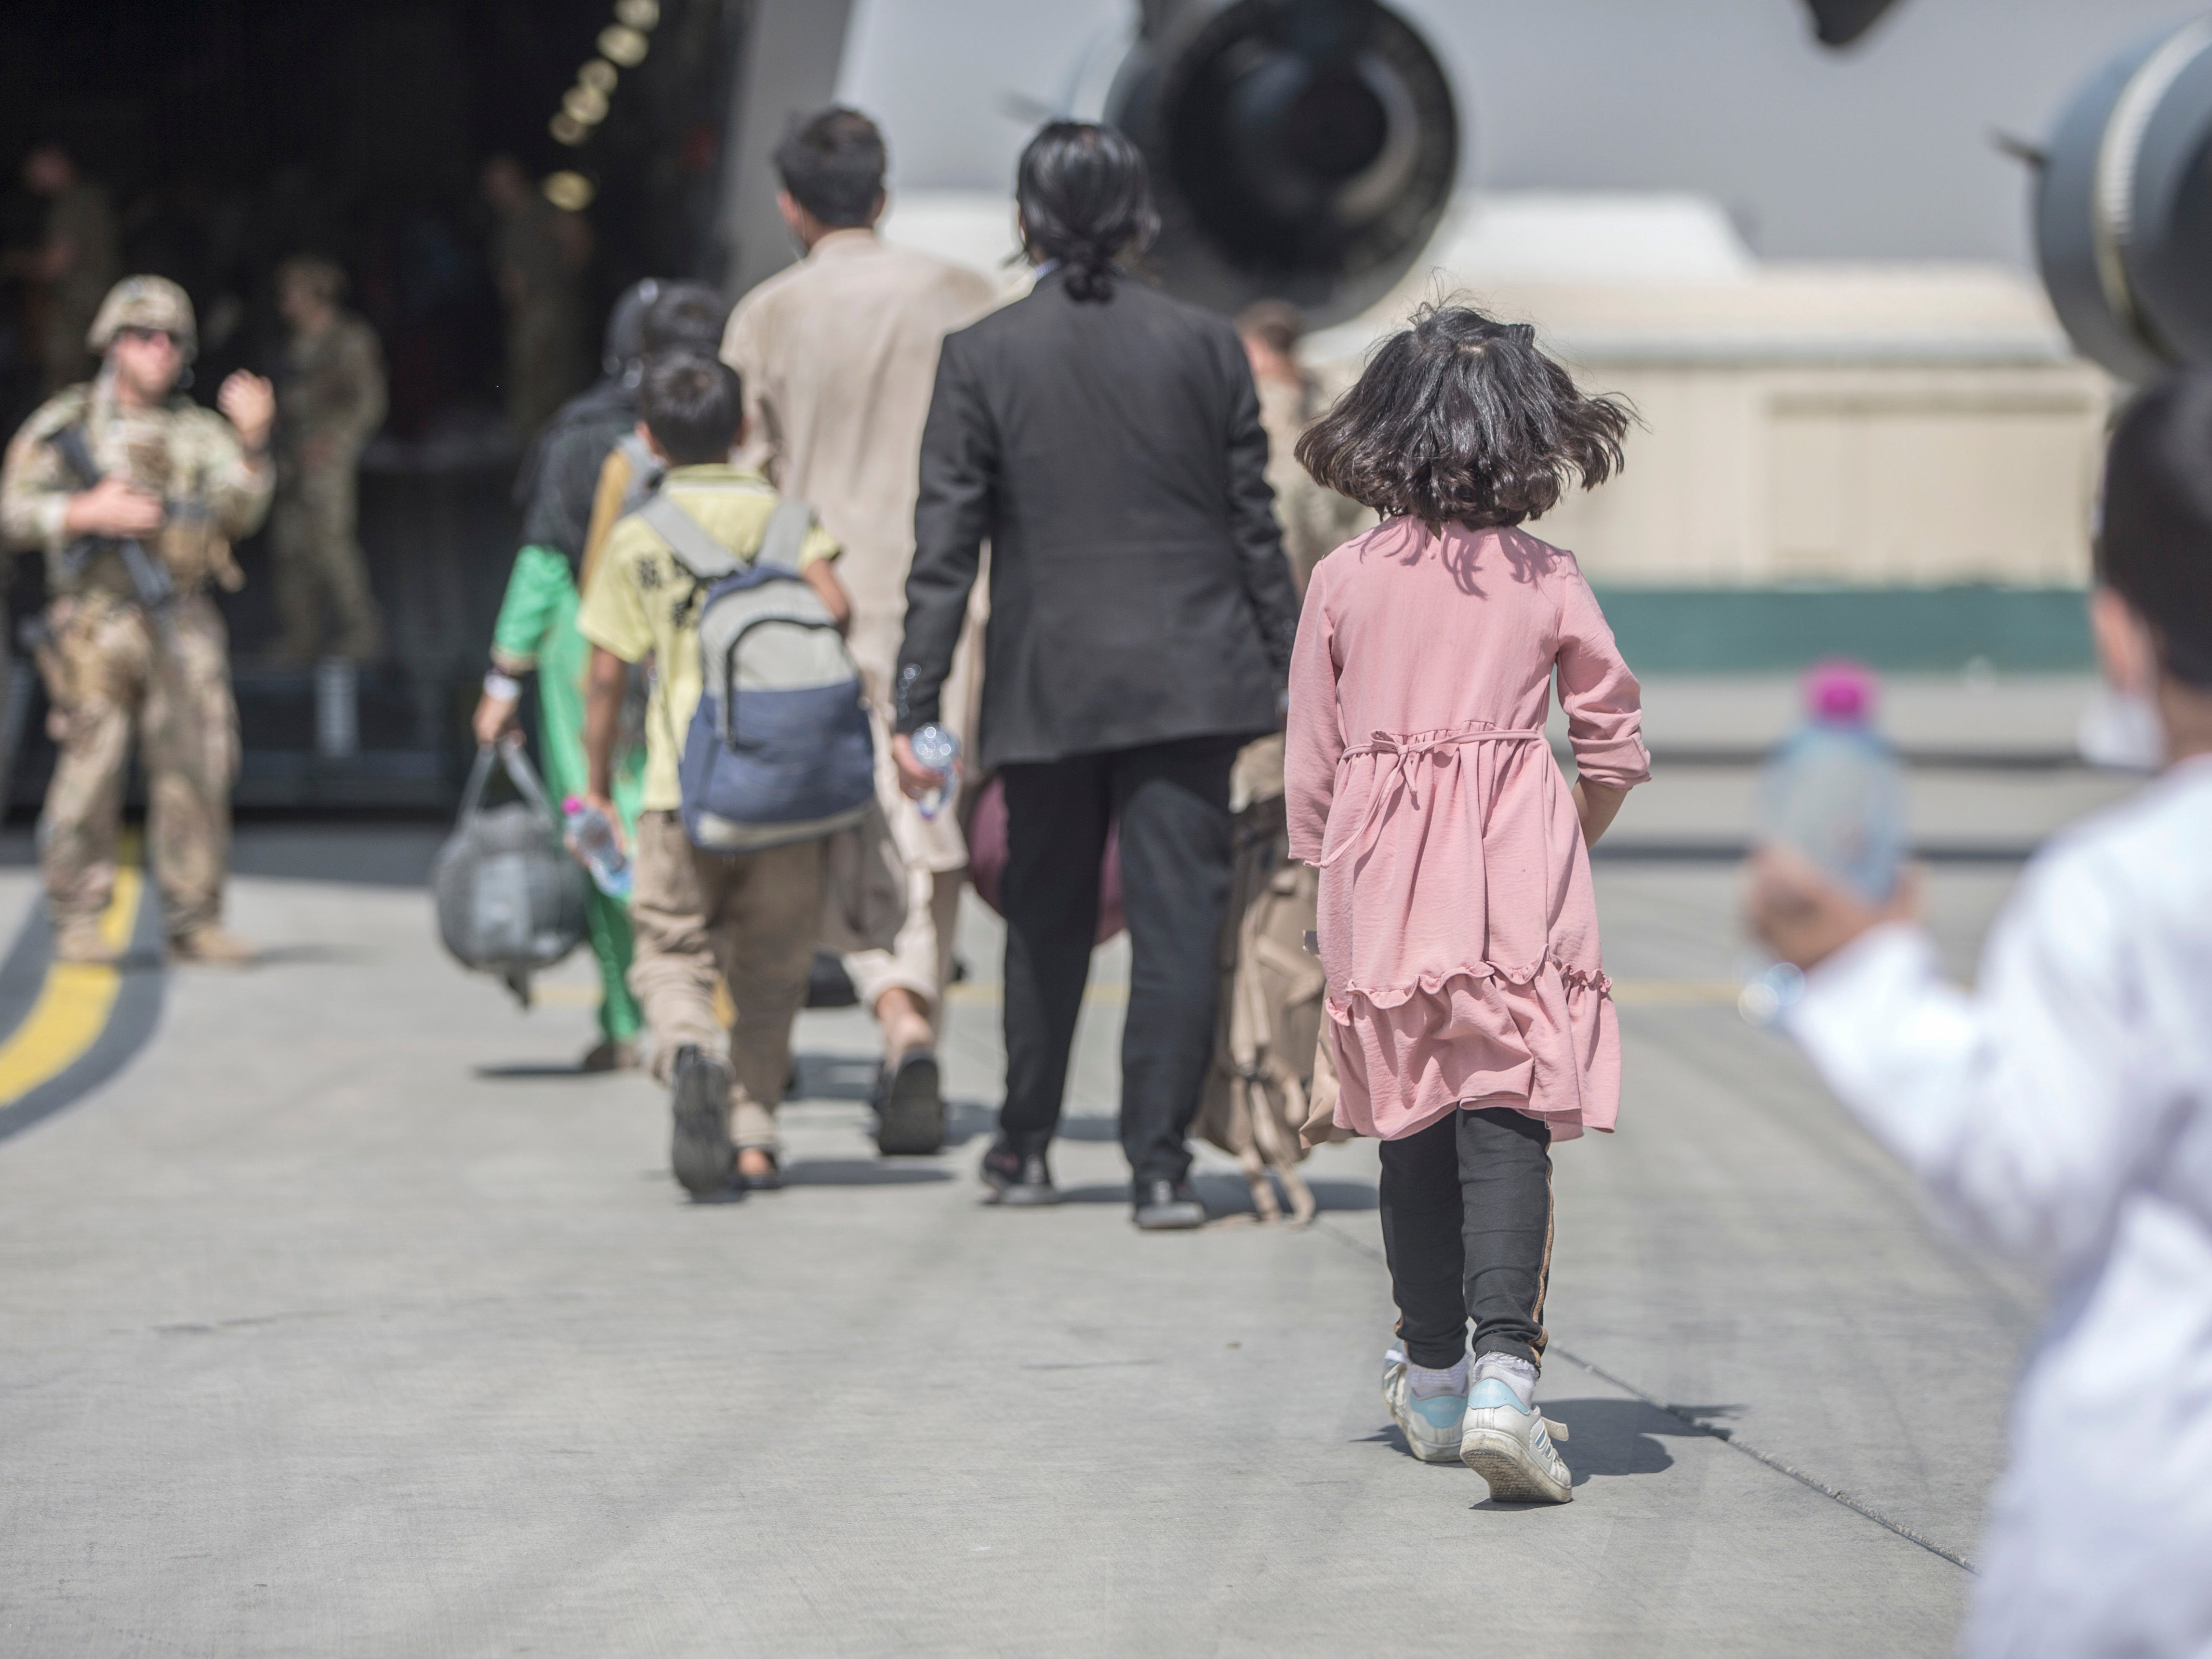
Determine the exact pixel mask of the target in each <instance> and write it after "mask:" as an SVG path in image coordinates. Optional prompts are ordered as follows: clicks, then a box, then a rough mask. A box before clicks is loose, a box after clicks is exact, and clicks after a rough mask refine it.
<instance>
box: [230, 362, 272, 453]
mask: <svg viewBox="0 0 2212 1659" xmlns="http://www.w3.org/2000/svg"><path fill="white" fill-rule="evenodd" d="M215 406H216V408H217V409H219V410H222V412H223V414H224V415H225V416H227V417H228V420H229V422H230V423H231V424H232V425H233V426H234V427H236V428H238V435H239V436H240V437H241V438H243V439H245V440H246V447H247V448H248V449H260V448H262V447H264V446H266V445H267V443H268V442H269V425H270V422H272V421H274V420H275V419H276V392H275V390H274V389H273V388H272V387H271V386H270V384H269V382H268V381H266V380H263V379H262V378H261V377H260V376H259V375H258V374H247V373H246V371H245V370H244V369H242V368H241V369H240V370H238V371H237V372H236V373H235V374H232V375H230V376H229V377H228V379H227V380H224V381H223V383H222V391H220V392H216V394H215Z"/></svg>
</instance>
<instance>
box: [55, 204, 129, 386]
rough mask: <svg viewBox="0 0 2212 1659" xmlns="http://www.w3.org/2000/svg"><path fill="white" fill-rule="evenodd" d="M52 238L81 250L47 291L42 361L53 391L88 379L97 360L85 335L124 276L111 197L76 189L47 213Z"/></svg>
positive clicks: (78, 250) (76, 250)
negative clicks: (87, 373)
mask: <svg viewBox="0 0 2212 1659" xmlns="http://www.w3.org/2000/svg"><path fill="white" fill-rule="evenodd" d="M64 237H66V238H67V239H68V240H69V241H70V244H71V246H73V247H74V249H75V253H74V255H73V257H72V258H71V259H70V268H69V269H68V270H66V271H65V272H64V273H63V274H62V275H61V276H59V277H58V278H57V279H56V280H55V283H54V284H53V286H52V288H50V289H47V290H46V304H45V307H44V309H43V311H42V312H41V314H40V319H39V358H40V364H41V366H42V367H43V368H44V369H45V372H46V391H47V392H49V393H52V392H59V391H60V390H61V389H62V388H63V387H64V386H68V385H69V384H70V382H71V381H72V380H81V379H82V378H83V375H84V371H85V369H86V368H87V367H88V362H89V359H90V356H91V353H90V351H89V350H88V349H87V347H86V345H85V331H86V330H88V329H89V328H90V327H91V326H92V319H93V318H94V316H95V315H97V314H98V313H99V310H100V301H101V300H102V299H103V298H105V297H106V294H107V290H108V289H109V288H110V287H111V286H112V285H113V283H114V282H115V278H116V276H117V275H118V271H117V266H116V256H115V215H114V213H113V212H112V210H110V209H109V207H108V205H107V193H106V191H103V190H101V189H100V186H99V185H94V184H89V183H87V182H84V181H82V180H79V181H78V182H77V183H76V184H73V185H70V187H69V188H68V189H67V190H64V191H62V193H61V194H60V195H58V196H57V197H54V203H53V205H52V207H50V208H48V209H47V210H46V240H48V241H50V242H51V241H54V240H58V239H61V238H64Z"/></svg>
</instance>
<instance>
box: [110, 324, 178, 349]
mask: <svg viewBox="0 0 2212 1659" xmlns="http://www.w3.org/2000/svg"><path fill="white" fill-rule="evenodd" d="M115 336H116V338H118V339H119V340H128V341H130V342H131V343H132V344H133V345H151V344H153V343H154V342H155V341H156V340H167V342H168V343H169V344H170V346H171V347H172V348H173V349H179V350H181V349H183V345H184V342H183V341H182V340H180V339H179V338H178V337H177V336H176V335H174V334H173V333H171V332H170V331H168V330H167V329H166V328H141V327H140V326H138V325H137V324H135V323H133V324H131V325H127V326H125V327H123V328H118V329H117V330H116V331H115Z"/></svg>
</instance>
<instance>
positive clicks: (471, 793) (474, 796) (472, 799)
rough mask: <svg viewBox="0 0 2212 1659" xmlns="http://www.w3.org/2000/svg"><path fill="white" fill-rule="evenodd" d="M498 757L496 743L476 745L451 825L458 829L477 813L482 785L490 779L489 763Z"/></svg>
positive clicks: (480, 800) (481, 795)
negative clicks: (475, 753)
mask: <svg viewBox="0 0 2212 1659" xmlns="http://www.w3.org/2000/svg"><path fill="white" fill-rule="evenodd" d="M497 758H498V745H497V744H489V743H480V744H477V758H476V763H475V764H474V765H472V766H471V767H470V768H469V781H468V782H467V784H466V785H465V787H463V788H462V790H461V810H460V811H458V812H456V813H455V814H454V815H453V827H454V828H455V829H459V828H460V827H461V825H463V824H465V823H467V822H468V821H469V820H470V819H471V818H472V817H475V816H476V813H477V806H478V805H479V804H481V803H482V801H483V792H484V785H485V784H486V783H488V782H489V781H491V764H492V762H493V761H495V760H496V759H497Z"/></svg>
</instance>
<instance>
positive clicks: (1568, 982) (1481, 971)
mask: <svg viewBox="0 0 2212 1659" xmlns="http://www.w3.org/2000/svg"><path fill="white" fill-rule="evenodd" d="M1612 990H1613V982H1612V981H1611V980H1610V979H1608V978H1607V976H1606V975H1605V974H1604V972H1603V971H1602V970H1601V969H1593V968H1580V967H1571V966H1569V965H1567V964H1566V963H1560V962H1557V961H1548V960H1547V961H1546V962H1544V963H1540V964H1539V965H1538V966H1537V967H1536V968H1534V969H1520V970H1514V969H1505V968H1502V967H1500V966H1499V965H1498V964H1497V963H1473V964H1469V965H1468V966H1465V967H1462V968H1456V969H1450V970H1440V971H1435V972H1430V973H1424V974H1421V975H1419V976H1418V977H1417V978H1416V980H1415V981H1414V982H1413V984H1411V985H1408V986H1391V987H1383V988H1382V989H1380V990H1379V991H1377V990H1375V989H1370V988H1366V987H1347V989H1346V990H1345V991H1344V992H1342V993H1341V994H1339V993H1334V992H1332V993H1331V994H1329V995H1328V997H1327V998H1326V999H1325V1000H1324V1002H1323V1005H1322V1006H1323V1007H1324V1008H1325V1009H1326V1011H1327V1012H1328V1017H1329V1022H1330V1030H1331V1032H1332V1045H1333V1048H1334V1053H1335V1056H1336V1060H1337V1071H1338V1075H1339V1079H1340V1085H1341V1086H1340V1093H1339V1095H1338V1097H1337V1108H1336V1114H1335V1121H1336V1123H1337V1125H1338V1127H1341V1128H1345V1129H1348V1130H1350V1131H1352V1133H1355V1134H1360V1135H1371V1136H1376V1137H1378V1138H1380V1139H1385V1140H1396V1139H1403V1138H1404V1137H1405V1136H1407V1135H1409V1134H1417V1133H1419V1132H1420V1131H1421V1130H1422V1129H1424V1128H1426V1127H1428V1126H1429V1125H1430V1124H1431V1123H1433V1122H1435V1121H1437V1119H1439V1118H1441V1117H1443V1115H1445V1114H1446V1113H1448V1112H1449V1111H1451V1110H1453V1109H1455V1108H1457V1107H1462V1106H1469V1105H1474V1104H1477V1103H1485V1102H1486V1103H1492V1104H1494V1105H1499V1106H1506V1107H1510V1109H1513V1110H1515V1111H1517V1112H1521V1113H1522V1114H1524V1115H1527V1116H1529V1117H1533V1118H1535V1119H1537V1120H1538V1121H1541V1122H1543V1123H1546V1124H1547V1125H1548V1126H1550V1128H1551V1132H1552V1138H1553V1139H1554V1140H1567V1139H1574V1138H1575V1137H1577V1136H1578V1135H1580V1134H1582V1133H1584V1132H1585V1131H1588V1130H1596V1131H1599V1132H1604V1131H1608V1130H1610V1129H1611V1128H1612V1127H1613V1124H1614V1121H1615V1119H1616V1118H1617V1116H1618V1115H1619V1110H1620V1050H1619V1034H1618V1028H1617V1026H1616V1025H1615V1023H1614V1020H1613V1010H1612V1006H1611V1004H1612Z"/></svg>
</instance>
